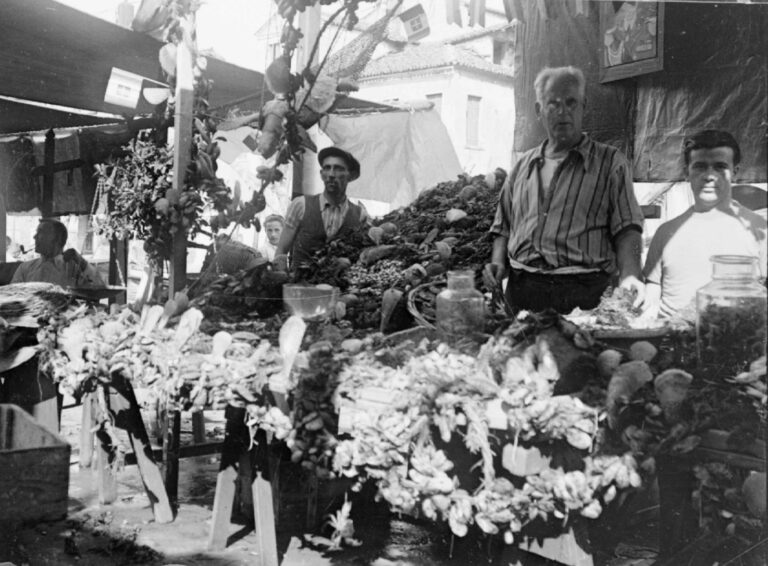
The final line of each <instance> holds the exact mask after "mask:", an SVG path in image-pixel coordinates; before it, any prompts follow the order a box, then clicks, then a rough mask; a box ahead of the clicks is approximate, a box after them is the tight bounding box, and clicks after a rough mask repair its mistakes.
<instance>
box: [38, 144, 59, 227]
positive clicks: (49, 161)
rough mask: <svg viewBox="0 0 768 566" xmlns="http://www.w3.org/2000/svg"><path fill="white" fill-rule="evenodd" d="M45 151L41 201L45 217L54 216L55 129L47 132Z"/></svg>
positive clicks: (41, 210) (42, 214)
mask: <svg viewBox="0 0 768 566" xmlns="http://www.w3.org/2000/svg"><path fill="white" fill-rule="evenodd" d="M44 151H45V153H44V155H43V166H44V167H45V172H44V173H43V196H42V202H41V203H40V214H41V216H42V217H43V218H50V217H51V216H53V180H54V166H55V164H56V163H55V161H56V134H55V133H54V131H53V129H50V130H48V132H46V134H45V150H44Z"/></svg>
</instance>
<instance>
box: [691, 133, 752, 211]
mask: <svg viewBox="0 0 768 566" xmlns="http://www.w3.org/2000/svg"><path fill="white" fill-rule="evenodd" d="M738 170H739V167H738V166H737V165H734V164H733V149H731V148H730V147H716V148H714V149H694V150H692V151H691V154H690V159H689V161H688V182H690V184H691V191H693V200H694V209H695V210H697V211H698V212H705V211H707V210H711V209H713V208H715V207H717V206H721V205H726V206H727V205H728V204H730V202H731V182H732V181H733V177H734V176H735V175H736V173H737V172H738Z"/></svg>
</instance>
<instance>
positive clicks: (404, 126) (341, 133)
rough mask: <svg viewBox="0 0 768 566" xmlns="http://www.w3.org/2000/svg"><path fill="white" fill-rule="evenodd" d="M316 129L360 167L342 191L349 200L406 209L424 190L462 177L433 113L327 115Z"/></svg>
mask: <svg viewBox="0 0 768 566" xmlns="http://www.w3.org/2000/svg"><path fill="white" fill-rule="evenodd" d="M319 125H320V128H321V129H322V130H323V131H324V132H325V134H326V135H327V136H328V137H329V138H330V139H331V140H332V141H333V143H334V145H337V146H339V147H342V148H344V149H345V150H347V151H349V152H350V153H352V155H354V156H355V157H356V158H357V160H358V161H360V164H361V173H360V178H359V179H357V180H356V181H354V182H353V183H351V184H350V185H349V189H348V194H349V195H350V196H351V197H353V198H360V199H367V200H376V201H383V202H386V203H389V204H390V205H391V207H392V208H398V207H401V206H405V205H408V204H410V203H411V202H412V201H413V200H414V199H415V198H416V197H417V196H418V194H419V193H420V192H421V191H423V190H424V189H428V188H429V187H432V186H434V185H436V184H437V183H440V182H442V181H451V180H453V179H455V178H456V176H457V175H459V174H461V173H462V169H461V165H460V164H459V158H458V156H457V155H456V151H455V150H454V149H453V144H452V143H451V139H450V138H449V137H448V131H447V130H446V129H445V125H444V124H443V122H442V120H441V119H440V115H439V114H438V113H437V112H436V111H435V110H432V109H429V110H399V111H389V112H380V113H366V114H356V115H344V114H329V115H327V116H325V117H323V118H322V119H321V120H320V124H319Z"/></svg>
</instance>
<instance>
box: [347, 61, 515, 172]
mask: <svg viewBox="0 0 768 566" xmlns="http://www.w3.org/2000/svg"><path fill="white" fill-rule="evenodd" d="M435 94H441V95H442V101H441V108H440V115H441V117H442V119H443V123H444V124H445V127H446V129H447V130H448V133H449V135H450V137H451V141H452V142H453V146H454V149H455V150H456V154H457V155H458V156H459V161H460V162H461V165H462V167H463V168H464V170H465V171H467V172H468V173H472V174H486V173H488V172H490V171H492V170H493V169H495V168H496V167H503V168H504V169H509V168H510V166H511V163H512V141H513V140H512V132H513V129H514V116H515V107H514V96H513V90H512V81H511V79H504V78H503V77H499V78H494V77H491V76H489V75H487V74H480V73H475V72H471V71H463V70H454V69H444V70H442V71H440V70H435V71H432V72H431V73H430V74H420V75H419V74H403V75H398V76H396V77H385V78H382V79H375V80H366V81H364V82H361V84H360V91H359V92H358V93H357V96H359V97H360V98H362V99H365V100H372V101H375V102H388V101H390V102H391V101H395V100H399V101H408V100H417V99H427V98H428V97H429V96H430V95H435ZM469 96H477V97H480V99H481V100H480V116H479V125H478V143H477V145H475V146H468V145H467V143H466V140H467V100H468V97H469Z"/></svg>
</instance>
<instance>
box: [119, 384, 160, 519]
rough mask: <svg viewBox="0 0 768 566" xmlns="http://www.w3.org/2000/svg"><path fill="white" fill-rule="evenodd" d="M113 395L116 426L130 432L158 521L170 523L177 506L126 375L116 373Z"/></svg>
mask: <svg viewBox="0 0 768 566" xmlns="http://www.w3.org/2000/svg"><path fill="white" fill-rule="evenodd" d="M109 399H110V401H109V409H110V413H111V415H112V417H113V419H114V423H115V426H116V427H119V428H122V429H123V430H125V431H126V432H127V433H128V439H129V440H130V443H131V448H132V449H133V453H134V455H135V456H136V463H137V465H138V467H139V474H140V475H141V481H142V482H143V484H144V490H145V491H146V493H147V497H148V498H149V502H150V503H151V504H152V512H153V514H154V516H155V521H156V522H158V523H170V522H171V521H173V518H174V512H173V506H172V504H171V501H170V499H169V497H168V494H167V493H166V490H165V486H164V485H163V479H162V474H161V473H160V468H158V466H157V463H156V462H155V460H154V458H153V456H152V448H151V445H150V442H149V435H148V434H147V430H146V428H145V427H144V422H143V421H142V420H141V410H140V409H139V404H138V402H137V401H136V395H135V393H134V392H133V387H132V386H131V383H130V381H128V380H126V379H124V377H123V376H122V375H117V374H113V376H112V386H111V387H110V396H109Z"/></svg>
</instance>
